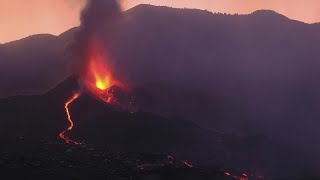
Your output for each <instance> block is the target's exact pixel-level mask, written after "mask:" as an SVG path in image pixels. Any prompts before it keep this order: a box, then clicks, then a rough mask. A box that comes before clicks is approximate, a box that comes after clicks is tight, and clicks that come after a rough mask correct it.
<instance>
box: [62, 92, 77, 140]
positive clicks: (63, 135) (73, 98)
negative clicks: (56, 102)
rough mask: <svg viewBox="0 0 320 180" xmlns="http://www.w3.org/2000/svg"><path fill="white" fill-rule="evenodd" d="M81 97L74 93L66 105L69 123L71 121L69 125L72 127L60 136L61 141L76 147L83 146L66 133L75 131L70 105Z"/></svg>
mask: <svg viewBox="0 0 320 180" xmlns="http://www.w3.org/2000/svg"><path fill="white" fill-rule="evenodd" d="M79 96H80V93H74V94H73V96H72V97H71V98H70V99H69V100H68V101H67V102H66V103H65V106H64V108H65V110H66V114H67V117H68V121H69V123H70V126H69V127H68V128H67V130H64V131H62V132H61V133H60V134H59V137H60V138H61V139H63V140H64V141H65V142H66V143H67V144H69V143H72V144H76V145H78V144H81V143H80V142H77V141H74V140H72V139H70V138H69V137H67V136H66V135H65V133H66V132H67V131H71V130H72V129H73V125H74V124H73V121H72V118H71V115H70V111H69V105H70V104H71V103H72V102H73V101H74V100H76V99H77V98H79Z"/></svg>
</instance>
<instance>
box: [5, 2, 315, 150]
mask: <svg viewBox="0 0 320 180" xmlns="http://www.w3.org/2000/svg"><path fill="white" fill-rule="evenodd" d="M115 29H117V31H116V32H115V33H114V34H111V35H109V36H110V37H111V38H110V42H109V44H110V46H111V47H110V49H111V50H112V55H113V57H114V60H115V62H113V64H115V72H116V73H117V74H116V77H119V78H120V79H121V80H122V81H124V82H126V83H127V84H133V85H135V86H139V87H141V88H142V89H145V90H147V91H148V93H149V94H151V96H156V98H154V99H155V101H156V102H155V101H153V102H152V103H153V104H156V105H157V106H156V105H155V106H154V107H152V106H148V105H147V106H145V110H146V111H151V112H153V113H156V114H162V115H165V116H166V117H176V116H178V117H181V118H182V119H186V120H190V121H192V122H196V123H197V124H198V125H200V126H202V127H206V128H207V129H217V130H224V131H228V132H236V133H238V134H246V135H247V134H265V135H267V136H269V137H271V138H273V139H279V140H281V141H284V142H288V143H292V144H297V145H299V146H302V147H303V148H305V149H307V150H308V151H317V150H318V149H320V144H319V143H316V142H317V137H319V136H320V133H319V132H320V131H319V130H318V126H319V125H320V123H319V121H318V119H319V118H320V113H319V112H320V111H318V109H319V107H320V95H319V92H320V85H319V84H318V82H320V71H319V69H320V61H319V59H320V51H319V48H318V46H319V44H320V33H319V32H320V25H319V24H305V23H302V22H298V21H294V20H290V19H288V18H286V17H285V16H282V15H280V14H278V13H276V12H273V11H267V10H262V11H256V12H254V13H252V14H249V15H226V14H214V13H211V12H208V11H202V10H194V9H174V8H168V7H156V6H150V5H139V6H137V7H135V8H132V9H130V10H128V11H126V12H124V13H123V16H122V18H121V19H120V21H119V22H118V24H117V27H115ZM75 31H77V28H75V29H72V30H69V31H68V32H66V33H63V34H62V35H60V36H52V35H35V36H30V37H28V38H25V39H22V40H19V41H15V42H11V43H7V44H4V45H0V59H1V62H0V63H1V65H0V73H1V74H0V82H1V83H2V84H4V86H2V87H1V89H0V96H2V97H6V96H9V95H16V94H39V93H43V92H45V90H47V89H48V88H49V87H53V86H54V85H56V84H57V83H58V82H60V81H62V80H63V79H64V78H66V77H67V76H68V75H69V73H68V71H67V67H68V64H69V61H70V59H69V58H68V56H67V51H66V47H67V46H68V44H69V43H70V42H71V41H72V37H73V34H74V32H75ZM150 84H152V85H150ZM159 84H160V85H159ZM159 86H161V88H158V87H159ZM163 88H165V89H167V90H170V92H168V91H167V92H166V91H162V89H163ZM159 91H160V92H159ZM172 91H175V93H172ZM162 92H166V93H167V94H169V95H170V94H175V95H177V94H180V95H181V97H178V98H177V99H174V100H173V101H170V99H164V98H162V97H161V95H162V94H163V93H162ZM157 95H158V96H157ZM172 96H173V95H172ZM170 97H171V96H170ZM181 99H183V100H185V101H181ZM211 99H212V101H211ZM162 100H166V101H165V102H164V103H162V102H160V101H162ZM207 101H210V102H207ZM196 102H199V103H198V104H199V105H196V106H195V107H193V106H190V107H189V106H184V105H186V104H187V105H188V104H191V105H193V104H197V103H196ZM203 102H204V103H203ZM168 103H171V104H173V105H172V106H167V105H168ZM213 107H214V108H213ZM177 112H179V113H177ZM204 114H205V115H204Z"/></svg>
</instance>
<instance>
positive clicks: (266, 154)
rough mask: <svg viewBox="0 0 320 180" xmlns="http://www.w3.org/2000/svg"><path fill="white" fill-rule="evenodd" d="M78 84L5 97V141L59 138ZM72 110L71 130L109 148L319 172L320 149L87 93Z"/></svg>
mask: <svg viewBox="0 0 320 180" xmlns="http://www.w3.org/2000/svg"><path fill="white" fill-rule="evenodd" d="M76 89H77V82H76V81H75V80H74V79H68V80H66V81H64V82H63V83H61V84H60V85H58V86H57V87H56V88H54V89H52V90H50V91H49V92H48V93H46V94H44V95H40V96H17V97H11V98H7V99H2V100H1V101H0V108H1V115H0V116H1V117H0V118H1V125H0V132H1V134H0V136H1V142H2V144H8V147H12V148H13V149H12V152H15V149H16V148H18V147H17V146H15V145H13V146H9V144H10V143H7V142H8V141H10V140H12V139H13V138H17V137H22V138H23V139H28V141H35V142H37V141H39V140H42V141H59V140H58V139H56V138H57V136H58V133H59V132H61V131H62V130H63V129H65V128H66V127H67V126H68V124H67V122H68V121H67V119H66V115H65V111H64V103H65V101H66V100H67V99H68V98H69V97H70V96H71V95H72V91H74V90H76ZM70 109H71V115H72V118H73V120H74V122H75V127H74V130H73V131H72V132H71V133H68V134H67V135H68V136H70V137H72V138H73V139H76V140H79V141H83V142H85V143H86V145H91V146H93V147H99V148H102V149H104V150H105V151H107V152H123V153H130V152H137V153H143V154H167V155H168V154H169V155H174V156H175V157H177V158H178V159H182V160H188V161H190V162H192V163H193V164H194V165H215V166H219V167H225V168H231V169H235V170H237V171H241V172H242V171H244V172H250V173H258V174H264V175H268V176H293V177H301V176H305V175H315V174H317V171H316V170H317V168H318V167H316V163H317V162H319V161H318V160H319V159H318V156H317V155H316V154H308V153H306V152H304V151H302V150H301V149H299V148H297V147H296V146H294V145H287V144H281V143H278V142H275V141H270V140H268V139H267V138H264V137H262V136H261V137H258V136H256V137H240V136H235V135H227V134H220V133H216V132H212V131H208V130H204V129H202V128H200V127H199V126H197V125H195V124H193V123H190V122H186V121H183V120H177V119H174V118H171V119H168V118H163V117H161V116H158V115H154V114H150V113H145V112H136V113H130V112H124V111H118V110H115V109H114V108H113V107H112V106H109V105H106V104H103V103H101V102H100V101H97V100H95V99H94V98H92V97H90V96H88V95H86V93H85V92H83V94H82V96H81V97H80V98H79V99H77V100H76V101H75V102H74V103H73V104H71V106H70ZM61 142H62V141H61ZM26 145H27V146H29V145H30V146H31V149H37V148H36V146H35V147H34V148H32V146H33V145H32V143H30V144H28V143H27V144H26ZM9 151H10V148H9ZM49 151H50V148H49ZM19 152H20V151H18V152H17V153H18V154H19ZM40 156H41V155H40ZM10 160H11V159H9V161H10ZM84 161H85V160H84Z"/></svg>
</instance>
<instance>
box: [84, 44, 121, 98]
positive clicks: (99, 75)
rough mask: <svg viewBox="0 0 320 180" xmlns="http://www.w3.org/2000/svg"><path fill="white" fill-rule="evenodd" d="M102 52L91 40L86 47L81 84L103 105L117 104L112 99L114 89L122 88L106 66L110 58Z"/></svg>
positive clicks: (100, 46)
mask: <svg viewBox="0 0 320 180" xmlns="http://www.w3.org/2000/svg"><path fill="white" fill-rule="evenodd" d="M105 53H106V51H104V50H103V46H102V45H101V44H100V43H99V42H98V41H95V40H91V41H90V43H89V47H88V57H87V58H88V60H87V67H86V69H85V72H84V74H83V75H81V76H80V79H81V82H82V83H83V84H84V87H85V89H86V90H88V91H89V93H90V94H92V95H93V96H95V97H96V98H98V99H99V100H101V101H103V102H105V103H111V104H118V101H117V99H116V98H115V97H114V91H113V88H114V87H123V85H122V83H120V82H119V81H117V80H116V79H115V78H114V77H113V74H112V71H111V68H110V67H109V66H107V65H106V62H109V60H110V57H108V56H107V55H106V54H105Z"/></svg>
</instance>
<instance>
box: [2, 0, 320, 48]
mask: <svg viewBox="0 0 320 180" xmlns="http://www.w3.org/2000/svg"><path fill="white" fill-rule="evenodd" d="M84 2H85V0H0V24H1V28H0V32H1V33H0V43H4V42H8V41H12V40H16V39H20V38H23V37H26V36H28V35H31V34H38V33H50V34H55V35H58V34H60V33H62V32H64V31H65V30H67V29H69V28H71V27H74V26H77V25H78V24H79V12H80V9H81V7H82V6H83V4H84ZM140 3H145V4H154V5H166V6H173V7H187V8H198V9H207V10H209V11H213V12H227V13H241V14H248V13H251V12H253V11H255V10H257V9H272V10H275V11H277V12H279V13H281V14H284V15H286V16H288V17H289V18H292V19H296V20H300V21H304V22H307V23H314V22H320V0H124V3H123V4H124V7H125V8H126V9H127V8H130V7H133V6H135V5H137V4H140Z"/></svg>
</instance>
